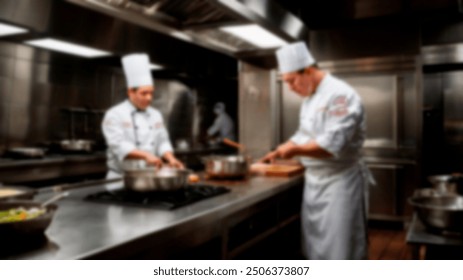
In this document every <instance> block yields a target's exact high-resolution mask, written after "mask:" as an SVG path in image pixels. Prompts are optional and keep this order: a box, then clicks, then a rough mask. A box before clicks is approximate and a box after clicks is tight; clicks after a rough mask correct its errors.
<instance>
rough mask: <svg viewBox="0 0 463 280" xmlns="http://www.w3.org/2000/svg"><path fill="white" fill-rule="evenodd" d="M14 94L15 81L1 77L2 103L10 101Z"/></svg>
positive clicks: (0, 97)
mask: <svg viewBox="0 0 463 280" xmlns="http://www.w3.org/2000/svg"><path fill="white" fill-rule="evenodd" d="M12 94H13V82H12V81H11V79H8V78H3V77H0V104H3V103H5V102H8V101H10V99H11V95H12Z"/></svg>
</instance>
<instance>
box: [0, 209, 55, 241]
mask: <svg viewBox="0 0 463 280" xmlns="http://www.w3.org/2000/svg"><path fill="white" fill-rule="evenodd" d="M56 209H57V206H56V205H54V204H49V205H47V206H42V204H41V203H39V202H34V201H26V200H16V201H13V200H12V201H1V202H0V237H10V238H20V237H27V236H37V235H43V234H44V233H45V230H46V229H47V228H48V226H49V225H50V223H51V221H52V219H53V215H54V213H55V211H56Z"/></svg>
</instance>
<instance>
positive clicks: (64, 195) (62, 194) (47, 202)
mask: <svg viewBox="0 0 463 280" xmlns="http://www.w3.org/2000/svg"><path fill="white" fill-rule="evenodd" d="M68 195H69V193H68V192H64V193H59V194H57V195H55V196H53V197H51V198H50V199H48V200H46V201H45V202H42V204H41V205H40V207H41V208H44V207H47V205H49V204H51V203H52V202H55V201H57V200H60V199H62V198H63V197H66V196H68Z"/></svg>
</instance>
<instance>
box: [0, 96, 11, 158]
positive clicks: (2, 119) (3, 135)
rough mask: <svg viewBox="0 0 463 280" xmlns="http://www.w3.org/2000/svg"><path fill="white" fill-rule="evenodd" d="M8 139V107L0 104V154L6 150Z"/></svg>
mask: <svg viewBox="0 0 463 280" xmlns="http://www.w3.org/2000/svg"><path fill="white" fill-rule="evenodd" d="M8 138H9V136H8V106H7V105H6V104H5V103H0V153H2V152H3V150H4V149H5V148H6V145H7V143H8Z"/></svg>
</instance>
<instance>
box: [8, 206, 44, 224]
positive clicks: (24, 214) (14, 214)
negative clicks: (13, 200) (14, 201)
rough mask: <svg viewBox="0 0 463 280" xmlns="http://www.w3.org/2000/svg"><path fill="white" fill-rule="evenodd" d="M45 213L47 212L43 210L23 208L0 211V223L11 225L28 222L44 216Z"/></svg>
mask: <svg viewBox="0 0 463 280" xmlns="http://www.w3.org/2000/svg"><path fill="white" fill-rule="evenodd" d="M45 212H47V210H46V209H45V208H30V209H25V208H23V207H19V208H13V209H9V210H6V211H0V223H13V222H19V221H25V220H30V219H34V218H36V217H38V216H40V215H43V214H45Z"/></svg>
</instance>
